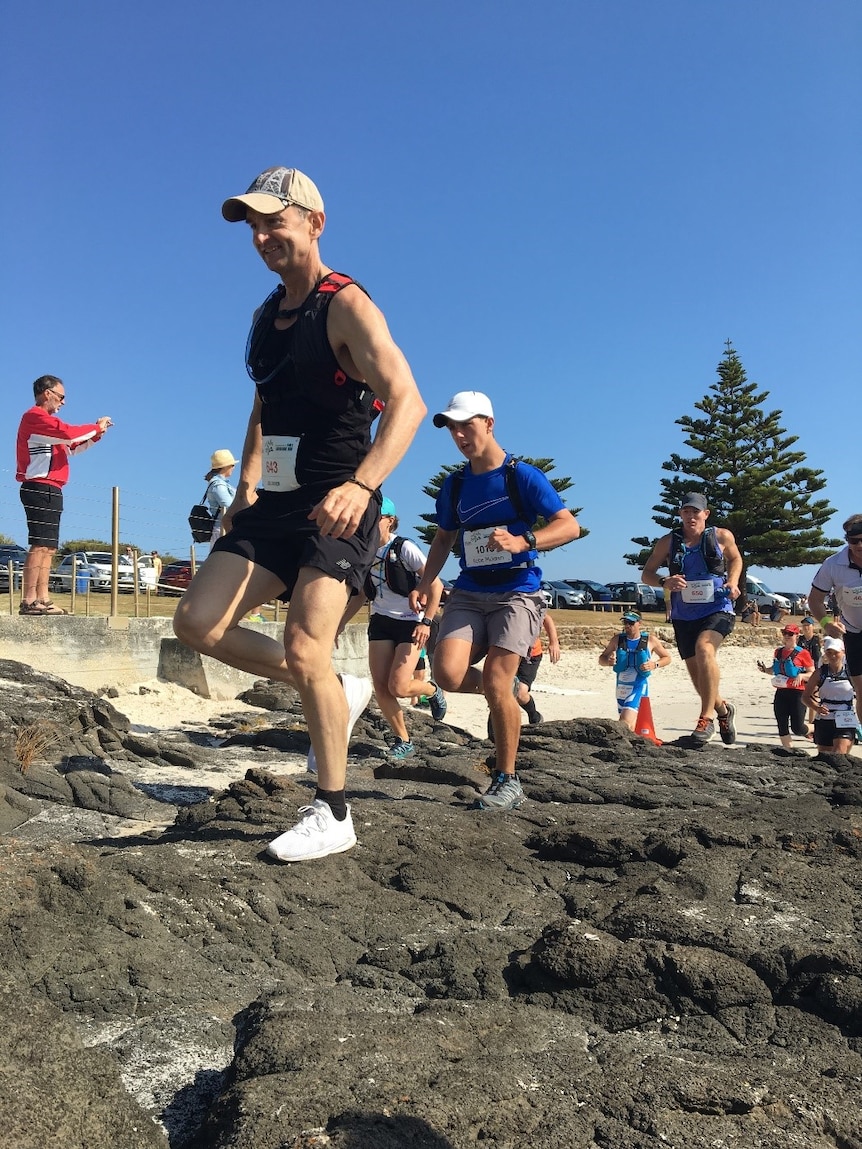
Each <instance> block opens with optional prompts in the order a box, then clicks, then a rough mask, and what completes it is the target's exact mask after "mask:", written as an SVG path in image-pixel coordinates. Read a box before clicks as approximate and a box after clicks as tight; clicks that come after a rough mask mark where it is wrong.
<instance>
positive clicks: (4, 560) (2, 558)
mask: <svg viewBox="0 0 862 1149" xmlns="http://www.w3.org/2000/svg"><path fill="white" fill-rule="evenodd" d="M26 558H27V551H26V549H25V548H24V547H19V546H18V544H17V543H3V544H2V545H0V590H8V589H9V563H10V562H11V563H12V589H13V590H17V589H18V588H19V587H20V586H21V572H22V571H23V570H24V560H25V559H26Z"/></svg>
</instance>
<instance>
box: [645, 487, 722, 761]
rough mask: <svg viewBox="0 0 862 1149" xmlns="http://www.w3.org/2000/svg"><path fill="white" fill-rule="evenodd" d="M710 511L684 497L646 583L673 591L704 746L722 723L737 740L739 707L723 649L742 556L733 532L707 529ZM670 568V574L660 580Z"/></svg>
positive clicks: (696, 498)
mask: <svg viewBox="0 0 862 1149" xmlns="http://www.w3.org/2000/svg"><path fill="white" fill-rule="evenodd" d="M708 518H709V507H708V505H707V501H706V497H705V496H704V495H702V494H700V492H699V491H690V492H689V493H688V494H687V495H684V496H683V500H682V507H681V508H680V519H681V520H682V526H681V528H677V529H676V530H673V531H671V532H670V534H667V535H664V536H663V537H662V538H660V539H659V540H658V542H657V543H656V545H655V547H654V548H653V552H652V554H651V555H650V557H649V559H648V560H647V564H646V566H645V567H644V571H643V575H642V578H643V581H644V582H645V583H646V584H647V585H648V586H660V587H663V588H664V591H665V594H667V592H668V591H670V597H671V622H672V624H673V631H674V635H675V637H676V645H677V650H678V651H679V656H680V658H681V659H682V660H683V661H684V662H685V665H686V669H687V670H688V673H689V677H690V678H691V681H692V683H693V685H694V688H695V690H696V691H697V693H698V695H699V696H700V717H699V718H698V720H697V725H696V726H695V728H694V730H693V732H692V735H691V740H692V741H693V742H694V743H695V744H696V745H704V744H705V743H707V742H708V741H709V740H710V738H712V737H713V735H714V734H715V723H714V722H713V715H715V716H716V717H717V718H718V729H719V733H720V734H721V740H722V742H724V743H725V745H727V746H731V745H733V743H734V742H735V741H736V726H735V724H734V720H733V717H734V714H735V712H736V708H735V707H734V705H733V703H731V702H728V701H727V700H726V699H724V698H723V697H722V695H721V671H720V670H719V666H718V658H717V655H718V649H719V647H720V646H721V644H722V642H723V641H724V639H725V638H727V636H728V635H729V634H730V633H731V632H732V630H733V627H734V624H735V622H736V616H735V615H734V612H733V604H734V603H735V602H736V600H737V599H738V598H739V580H740V578H741V577H742V555H741V554H740V553H739V548H738V547H737V545H736V539H735V538H734V537H733V535H732V533H731V532H730V531H728V530H725V529H724V528H722V527H710V526H707V519H708ZM662 566H667V568H668V569H669V571H670V574H669V575H665V576H659V574H658V570H659V567H662Z"/></svg>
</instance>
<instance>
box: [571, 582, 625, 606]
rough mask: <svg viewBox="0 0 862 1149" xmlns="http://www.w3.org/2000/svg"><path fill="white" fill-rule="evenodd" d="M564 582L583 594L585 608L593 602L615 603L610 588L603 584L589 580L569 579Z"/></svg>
mask: <svg viewBox="0 0 862 1149" xmlns="http://www.w3.org/2000/svg"><path fill="white" fill-rule="evenodd" d="M564 581H565V582H567V583H568V584H569V586H570V587H574V589H575V590H577V591H580V592H581V593H582V594H583V596H584V606H589V605H590V603H593V602H613V600H614V596H613V594H612V592H611V589H610V587H607V586H605V584H604V583H603V582H595V581H594V580H593V579H589V578H567V579H565V580H564Z"/></svg>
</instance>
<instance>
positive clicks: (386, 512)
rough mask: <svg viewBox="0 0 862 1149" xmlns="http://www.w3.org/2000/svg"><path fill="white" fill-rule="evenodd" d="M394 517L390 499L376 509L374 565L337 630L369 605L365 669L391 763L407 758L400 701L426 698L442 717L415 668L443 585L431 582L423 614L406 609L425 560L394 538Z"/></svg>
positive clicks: (409, 746)
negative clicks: (389, 741)
mask: <svg viewBox="0 0 862 1149" xmlns="http://www.w3.org/2000/svg"><path fill="white" fill-rule="evenodd" d="M397 531H398V516H397V515H396V513H395V504H394V503H393V502H392V500H391V499H384V500H383V504H382V506H381V509H380V546H379V548H378V550H377V555H376V557H375V560H374V566H373V567H372V568H371V571H370V573H369V575H368V578H367V579H366V580H365V588H364V589H365V593H364V595H355V596H354V598H353V600H352V601H351V603H350V606H349V607H348V611H347V614H346V615H345V617H344V619H343V620H342V629H343V627H344V625H345V623H346V622H347V620H348V619H349V618H352V617H353V615H354V614H356V612H357V610H358V609H359V608H360V607H361V606H362V604H363V603H364V602H365V601H366V600H368V601H370V602H371V617H370V620H369V623H368V665H369V667H370V669H371V678H372V681H373V682H374V693H375V695H376V696H377V705H378V706H379V707H380V711H381V713H382V714H383V717H384V718H385V719H386V721H387V722H388V723H389V725H390V727H391V728H392V732H393V733H394V735H395V743H394V745H393V746H392V747H391V748H390V750H389V755H388V757H389V758H391V759H393V760H394V761H401V760H403V759H404V758H409V757H410V755H411V754H413V752H414V748H413V743H412V742H411V741H410V734H409V733H408V730H407V723H406V722H405V720H404V711H403V710H402V709H401V704H400V702H399V701H398V700H399V699H400V698H411V697H414V696H417V695H418V696H423V697H428V701H429V704H430V707H431V715H432V717H433V718H434V719H435V721H438V722H439V721H440V720H441V719H442V718H443V716H444V715H445V713H446V699H445V697H444V695H443V691H442V690H441V689H440V688H439V686H437V684H436V682H434V681H433V679H421V678H417V677H416V674H415V671H416V664H417V662H418V661H419V655H420V654H421V652H422V650H423V648H424V647H426V646H427V645H428V640H429V637H430V635H431V627H432V625H434V626H436V623H435V622H434V615H435V614H436V613H437V608H438V606H439V605H440V598H441V595H442V594H443V584H442V582H441V581H440V579H439V578H437V579H435V580H434V583H433V584H432V588H431V591H430V593H429V595H428V602H427V603H426V609H425V614H418V613H417V612H416V611H413V610H411V609H410V603H409V601H408V598H407V596H408V595H409V593H410V591H411V590H412V589H413V588H414V587H415V586H416V584H417V583H418V581H419V579H420V577H421V576H422V572H423V571H424V570H425V555H424V554H423V553H422V551H421V550H420V549H419V547H417V546H416V544H415V543H414V542H412V541H411V540H410V539H405V538H402V537H400V536H399V535H398V534H397Z"/></svg>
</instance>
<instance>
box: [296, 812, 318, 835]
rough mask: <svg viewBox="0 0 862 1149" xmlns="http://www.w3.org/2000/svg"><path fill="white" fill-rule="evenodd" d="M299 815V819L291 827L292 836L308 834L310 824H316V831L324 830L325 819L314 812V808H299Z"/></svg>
mask: <svg viewBox="0 0 862 1149" xmlns="http://www.w3.org/2000/svg"><path fill="white" fill-rule="evenodd" d="M299 814H300V819H299V821H298V822H297V823H296V825H295V826H294V827H293V832H294V834H310V833H311V823H312V822H315V823H316V827H315V828H316V829H318V830H325V829H326V819H325V818H324V817H323V815H322V814H321V812H320V811H319V810H315V808H314V806H300V807H299Z"/></svg>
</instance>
